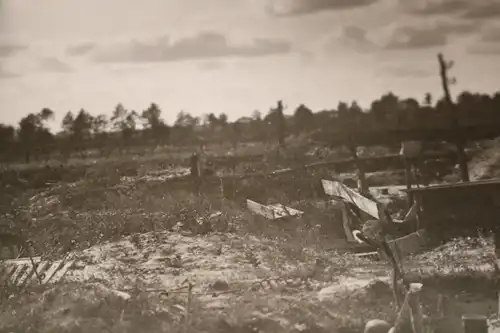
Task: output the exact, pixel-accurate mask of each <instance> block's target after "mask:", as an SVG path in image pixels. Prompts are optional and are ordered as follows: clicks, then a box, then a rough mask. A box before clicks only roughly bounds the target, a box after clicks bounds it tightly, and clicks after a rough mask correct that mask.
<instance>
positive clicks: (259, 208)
mask: <svg viewBox="0 0 500 333" xmlns="http://www.w3.org/2000/svg"><path fill="white" fill-rule="evenodd" d="M247 208H248V210H249V211H251V212H252V213H255V214H257V215H261V216H264V217H265V218H266V219H268V220H274V210H273V209H271V208H269V207H267V206H265V205H262V204H260V203H258V202H255V201H252V200H250V199H247Z"/></svg>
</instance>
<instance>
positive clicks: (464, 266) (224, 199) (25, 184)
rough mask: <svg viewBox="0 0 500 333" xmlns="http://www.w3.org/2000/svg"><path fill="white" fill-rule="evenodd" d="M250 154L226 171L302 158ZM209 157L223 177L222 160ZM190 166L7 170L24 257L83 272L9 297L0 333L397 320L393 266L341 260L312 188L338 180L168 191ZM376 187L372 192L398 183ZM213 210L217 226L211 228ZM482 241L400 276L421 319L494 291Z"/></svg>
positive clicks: (248, 328) (326, 212)
mask: <svg viewBox="0 0 500 333" xmlns="http://www.w3.org/2000/svg"><path fill="white" fill-rule="evenodd" d="M253 149H255V151H257V152H258V151H261V152H262V154H261V155H262V158H259V159H257V158H256V159H255V160H253V159H249V158H248V156H252V155H256V152H255V151H252V149H250V148H248V150H246V151H245V153H241V160H242V161H244V162H243V163H240V165H239V166H238V168H239V169H238V170H236V172H238V173H241V172H243V170H257V171H263V172H267V171H272V170H276V169H279V168H282V167H287V166H290V165H294V163H298V161H297V160H299V162H304V161H305V160H306V159H307V158H306V157H302V159H300V156H305V154H304V152H305V151H306V149H304V148H300V147H299V148H296V150H294V151H292V150H290V151H288V152H286V153H285V154H282V155H281V156H280V157H279V158H278V157H276V154H275V152H274V151H273V150H272V149H269V150H263V149H262V148H259V149H260V150H259V149H257V148H253ZM208 155H211V156H218V158H219V160H220V161H222V162H220V165H222V166H223V165H224V157H223V156H225V155H224V154H223V153H222V151H212V152H210V151H209V152H208ZM187 156H189V152H185V151H177V152H175V153H174V152H169V153H168V154H166V153H164V152H156V153H155V154H151V155H144V156H139V157H138V156H125V157H121V158H116V159H111V160H106V161H104V160H103V161H97V160H96V161H90V162H86V163H82V162H81V161H78V162H74V163H73V164H68V165H64V167H63V168H58V167H57V166H51V167H49V168H47V167H45V166H43V165H42V166H40V165H38V166H31V167H26V166H25V167H17V169H16V168H11V169H9V170H8V171H4V172H3V173H2V175H3V178H2V181H3V184H4V185H9V186H8V190H6V191H4V192H2V201H1V204H2V207H1V209H2V216H3V217H2V219H3V220H4V221H8V222H14V223H15V226H16V228H17V229H18V230H20V231H21V232H22V234H23V236H24V237H25V238H27V239H30V240H31V242H32V244H33V245H32V252H33V254H34V255H37V256H41V257H42V259H57V258H63V257H67V256H69V257H71V258H74V259H78V260H79V261H81V262H82V263H83V264H84V265H83V266H82V267H80V269H77V270H74V271H71V272H70V273H69V274H68V275H67V276H66V279H65V281H64V282H61V283H60V284H57V285H47V286H32V287H29V288H27V289H24V290H17V289H16V288H14V287H12V286H8V285H7V286H5V288H4V289H3V290H2V294H1V297H2V298H1V302H0V311H1V313H0V332H44V333H45V332H47V333H48V332H71V333H73V332H245V333H246V332H278V333H279V332H340V333H342V332H344V333H347V332H361V331H362V327H363V325H364V323H365V322H366V321H367V320H369V319H374V318H381V319H387V320H389V321H394V319H395V313H394V306H395V305H394V304H393V299H392V292H391V290H390V288H389V286H388V284H387V282H388V277H389V275H390V267H389V266H388V265H387V264H386V263H383V262H373V261H368V260H364V259H359V258H356V257H355V256H353V255H351V254H349V253H348V251H346V250H347V249H348V247H349V246H348V244H347V243H346V241H345V240H343V237H342V230H341V226H340V221H339V217H338V216H337V215H335V214H334V212H333V211H332V209H331V207H328V206H327V205H325V199H326V198H325V197H324V194H323V192H322V188H321V184H320V179H322V178H326V179H334V178H335V177H337V176H338V175H336V174H335V173H334V172H333V171H332V170H328V169H327V168H324V169H317V170H314V171H303V172H301V173H298V174H291V175H286V176H281V177H272V178H264V177H262V178H246V179H243V180H231V181H226V182H222V189H221V182H220V180H219V179H218V178H217V177H214V178H213V181H209V182H206V184H204V185H203V186H202V194H200V195H195V194H194V193H193V191H192V189H191V188H190V187H191V185H190V184H189V183H186V182H171V181H168V180H167V178H168V177H169V176H171V175H174V174H179V175H180V174H182V173H183V172H185V167H186V166H187V163H186V161H185V157H187ZM228 159H229V158H228ZM310 159H311V160H313V159H314V157H310ZM294 161H295V162H294ZM228 164H229V162H228ZM14 169H15V171H13V170H14ZM218 171H219V172H221V173H222V174H231V173H232V172H234V171H233V170H230V168H229V167H227V168H224V167H218ZM13 172H14V173H13ZM19 174H22V177H24V178H25V179H23V180H19V178H21V176H18V175H19ZM6 175H7V176H6ZM375 176H376V177H379V180H378V182H379V183H380V185H383V183H384V182H393V180H394V177H395V176H394V175H392V174H391V175H387V174H385V175H384V174H382V175H381V174H379V175H375ZM375 176H373V177H375ZM6 188H7V187H6ZM246 198H250V199H252V200H256V201H258V202H261V203H264V204H265V203H276V202H279V203H282V204H286V205H288V206H291V207H293V208H297V209H301V210H303V211H304V212H305V214H304V216H303V217H302V218H298V219H293V220H285V221H279V222H277V221H268V220H265V219H263V218H260V217H257V216H254V215H251V214H250V213H249V212H248V211H247V210H246V208H245V206H244V200H245V199H246ZM216 211H220V212H221V213H222V214H221V215H220V216H218V217H216V218H209V216H210V214H212V213H214V212H216ZM481 242H482V243H477V244H476V243H473V242H472V241H466V240H457V241H456V242H453V243H450V244H447V245H445V246H443V247H442V248H438V249H436V250H434V251H433V252H429V253H424V254H421V255H419V256H417V257H414V258H409V259H408V260H407V262H406V263H405V267H406V268H407V273H408V275H409V276H411V278H412V279H413V280H415V281H422V282H423V283H424V288H427V289H426V292H425V293H424V294H425V297H424V301H425V302H424V305H425V306H424V308H425V309H426V314H428V315H429V316H430V315H431V314H432V313H433V310H432V306H434V305H435V303H436V301H437V300H436V290H439V291H440V292H441V293H445V294H450V295H451V294H454V293H457V292H460V291H464V290H472V291H474V292H478V293H483V294H487V291H488V290H490V289H491V288H494V287H495V288H496V286H497V278H496V275H495V274H494V272H493V270H492V266H491V262H492V257H493V251H492V246H491V244H490V243H488V241H485V240H481ZM482 249H485V250H484V251H483V250H482ZM24 251H25V252H24V254H26V253H27V251H28V250H27V248H26V246H25V247H24ZM190 284H191V286H192V289H191V291H189V288H188V286H189V285H190ZM474 288H476V289H477V290H474ZM487 298H488V295H486V296H485V299H487Z"/></svg>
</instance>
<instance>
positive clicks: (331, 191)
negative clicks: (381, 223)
mask: <svg viewBox="0 0 500 333" xmlns="http://www.w3.org/2000/svg"><path fill="white" fill-rule="evenodd" d="M321 183H322V185H323V189H324V191H325V193H326V194H328V195H331V196H335V197H339V198H341V199H343V200H345V201H347V202H350V203H352V204H354V205H356V206H357V207H358V208H359V209H361V210H362V211H364V212H365V213H367V214H368V215H370V216H373V217H374V218H376V219H380V218H381V217H382V216H383V215H381V213H382V212H381V210H380V209H379V207H378V204H377V203H376V202H375V201H373V200H370V199H368V198H365V197H364V196H362V195H361V194H359V193H357V192H355V191H353V190H351V189H350V188H349V187H347V186H345V185H344V184H342V183H339V182H336V181H332V180H325V179H322V180H321Z"/></svg>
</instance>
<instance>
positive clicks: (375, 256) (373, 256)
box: [354, 251, 380, 260]
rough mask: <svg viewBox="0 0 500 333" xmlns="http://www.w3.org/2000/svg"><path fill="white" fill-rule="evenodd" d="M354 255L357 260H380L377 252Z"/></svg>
mask: <svg viewBox="0 0 500 333" xmlns="http://www.w3.org/2000/svg"><path fill="white" fill-rule="evenodd" d="M354 255H355V256H356V257H358V258H366V259H372V260H379V259H380V255H379V253H378V252H377V251H373V252H364V253H355V254H354Z"/></svg>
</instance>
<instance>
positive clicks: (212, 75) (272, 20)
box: [0, 0, 500, 124]
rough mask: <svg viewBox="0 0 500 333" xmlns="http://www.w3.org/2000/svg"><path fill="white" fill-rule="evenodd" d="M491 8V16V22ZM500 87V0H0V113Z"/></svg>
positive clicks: (364, 99)
mask: <svg viewBox="0 0 500 333" xmlns="http://www.w3.org/2000/svg"><path fill="white" fill-rule="evenodd" d="M497 21H498V23H496V22H497ZM437 52H443V53H444V54H445V56H446V57H447V58H450V59H453V60H454V61H455V62H456V65H455V67H454V68H453V70H452V74H453V76H456V78H457V81H458V82H457V85H455V86H453V87H452V90H453V92H454V93H457V92H459V91H461V90H464V89H468V90H473V91H482V92H487V93H492V92H494V91H496V90H500V1H499V0H474V1H472V0H275V1H273V0H142V1H138V0H40V1H33V0H0V122H4V123H10V124H14V123H16V122H17V121H18V120H19V118H20V117H22V116H24V115H26V114H27V113H30V112H38V111H39V110H40V109H41V108H43V107H49V108H51V109H53V110H54V111H55V112H56V115H57V117H58V118H57V120H56V122H57V123H59V122H60V120H61V118H62V116H63V115H64V113H66V112H67V111H68V110H72V111H78V110H79V109H80V108H85V109H86V110H88V111H89V112H90V113H92V114H98V113H106V114H108V115H109V114H110V113H111V111H112V110H113V108H114V106H115V105H116V104H117V103H118V102H122V103H123V104H124V105H125V107H127V108H130V109H135V110H137V111H142V110H143V109H145V108H146V107H147V106H148V104H149V103H151V102H156V103H158V104H159V105H160V107H161V108H162V110H163V116H164V118H165V119H166V120H167V121H169V122H171V121H173V120H174V119H175V116H176V114H177V113H178V112H179V111H180V110H181V109H182V110H185V111H187V112H190V113H192V114H195V115H201V114H203V113H209V112H214V113H220V112H225V113H227V114H228V115H229V118H230V119H236V118H238V117H241V116H244V115H250V114H251V112H252V111H253V110H255V109H258V110H261V111H262V112H263V113H265V112H267V111H268V109H269V107H270V106H271V105H273V104H275V102H276V100H278V99H283V100H284V101H285V105H287V106H288V112H292V110H293V109H294V108H295V107H296V106H297V105H298V104H299V103H305V104H306V105H308V106H309V107H310V108H312V109H313V110H318V109H322V108H334V107H336V105H337V103H338V102H339V100H344V101H351V100H357V101H358V102H359V103H360V104H361V105H362V106H364V107H368V106H369V103H370V101H371V100H373V99H374V98H377V97H379V96H380V95H381V94H383V93H386V92H388V91H393V92H394V93H396V94H398V95H402V96H406V97H410V96H411V97H415V98H417V99H418V100H422V99H423V96H424V94H425V93H426V92H431V93H432V94H433V95H435V96H438V95H441V88H440V81H439V76H438V65H437V59H436V54H437Z"/></svg>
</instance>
